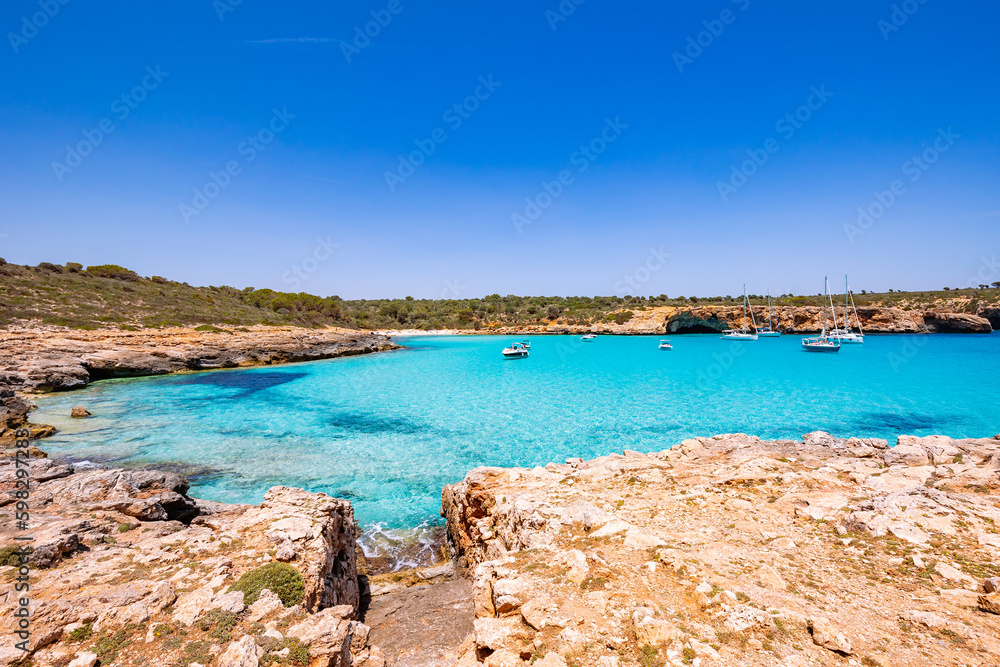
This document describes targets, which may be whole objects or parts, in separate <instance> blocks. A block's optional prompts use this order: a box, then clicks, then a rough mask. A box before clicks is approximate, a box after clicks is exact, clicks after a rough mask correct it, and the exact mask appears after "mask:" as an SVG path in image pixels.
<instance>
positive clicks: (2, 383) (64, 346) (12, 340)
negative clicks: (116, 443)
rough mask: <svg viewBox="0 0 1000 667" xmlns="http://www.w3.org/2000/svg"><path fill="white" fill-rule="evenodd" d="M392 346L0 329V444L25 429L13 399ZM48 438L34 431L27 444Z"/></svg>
mask: <svg viewBox="0 0 1000 667" xmlns="http://www.w3.org/2000/svg"><path fill="white" fill-rule="evenodd" d="M394 347H396V345H395V344H393V343H390V342H389V340H388V339H387V338H386V337H385V336H379V335H376V334H369V333H364V332H359V331H351V330H347V329H303V328H300V327H265V326H254V327H249V328H243V329H241V330H233V331H215V332H212V331H195V330H194V329H188V328H171V329H150V330H142V331H120V330H104V331H77V330H71V329H62V328H57V327H47V328H38V329H6V330H3V331H0V444H3V443H5V442H6V443H9V442H10V441H11V440H13V439H14V432H15V430H16V429H18V428H24V427H25V426H26V424H27V418H28V411H29V410H30V408H31V405H30V403H28V402H27V401H26V400H25V399H24V398H22V397H20V396H18V395H17V394H16V393H15V392H20V393H21V394H24V393H31V392H49V391H65V390H70V389H79V388H81V387H85V386H86V385H87V384H88V383H89V382H91V381H93V380H100V379H104V378H112V377H134V376H141V375H163V374H166V373H176V372H181V371H195V370H207V369H215V368H236V367H240V366H260V365H268V364H279V363H288V362H295V361H314V360H317V359H330V358H334V357H343V356H351V355H357V354H367V353H371V352H378V351H381V350H388V349H391V348H394ZM81 407H82V406H81ZM86 412H87V411H86V409H82V411H81V412H77V411H76V410H75V409H74V415H73V416H80V417H85V416H86V414H85V413H86ZM51 432H52V429H51V427H41V426H39V427H34V428H32V433H31V437H33V438H37V437H44V436H45V435H50V434H51Z"/></svg>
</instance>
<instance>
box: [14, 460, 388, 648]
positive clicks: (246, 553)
mask: <svg viewBox="0 0 1000 667" xmlns="http://www.w3.org/2000/svg"><path fill="white" fill-rule="evenodd" d="M29 470H30V479H31V481H32V495H31V502H30V510H31V519H30V522H29V525H28V528H27V530H21V529H20V528H19V526H18V525H17V523H16V521H15V516H14V509H15V507H16V505H15V503H14V501H15V498H14V496H13V495H11V491H12V490H13V486H12V485H13V481H14V480H15V476H14V475H15V473H14V463H13V461H11V460H10V459H6V460H4V459H0V504H2V505H3V509H2V510H0V512H2V513H0V544H2V545H3V546H7V547H9V546H11V545H14V544H16V543H15V541H14V538H15V537H19V536H25V535H29V536H31V537H32V538H34V539H33V541H32V542H31V543H30V544H31V547H32V551H31V552H30V554H28V555H26V556H25V560H26V562H27V565H28V566H29V567H30V568H31V574H30V581H31V605H30V610H31V638H30V641H29V648H30V649H31V650H30V655H31V658H32V660H33V662H32V664H34V665H66V664H68V663H70V662H71V661H73V662H74V664H81V665H84V664H91V665H92V664H94V662H93V661H92V659H91V656H95V655H96V656H99V659H100V664H101V665H102V666H108V665H135V664H149V665H164V666H168V665H169V666H173V665H178V664H182V665H188V664H190V663H198V664H203V665H207V664H209V663H210V662H211V661H212V660H213V659H214V660H215V662H214V663H212V664H218V665H231V666H233V665H258V664H260V663H261V661H263V662H265V663H266V662H268V661H270V664H282V663H281V662H280V661H278V662H275V659H276V658H280V657H281V656H285V658H288V656H290V655H299V654H301V653H302V651H306V650H307V651H308V652H309V655H310V660H311V662H310V663H309V664H310V665H311V666H312V667H317V666H322V667H332V666H336V667H347V666H351V665H353V666H355V667H357V666H363V667H383V666H384V664H385V663H384V660H383V659H382V656H381V653H380V652H379V650H378V649H377V648H375V647H373V646H371V645H370V644H369V642H368V633H369V629H368V627H367V626H365V625H364V624H362V623H360V622H358V621H357V614H358V609H359V587H358V576H357V565H356V556H355V541H356V538H357V535H356V528H355V523H354V512H353V509H352V507H351V505H350V503H349V502H347V501H345V500H339V499H336V498H332V497H330V496H327V495H325V494H321V493H308V492H306V491H302V490H301V489H292V488H287V487H274V488H272V489H271V490H269V491H268V492H267V494H266V495H265V498H264V502H263V503H262V504H261V505H259V506H255V505H225V504H221V503H207V502H203V501H198V500H195V499H192V498H190V497H188V496H187V495H186V493H187V482H186V481H185V480H184V478H182V477H180V476H179V475H175V474H172V473H162V472H156V471H126V470H105V469H94V468H88V467H84V468H80V469H78V468H76V467H74V466H73V465H61V464H57V463H54V462H52V461H50V460H48V459H41V460H32V461H30V468H29ZM279 552H283V556H284V557H283V558H282V560H283V561H285V562H286V563H287V566H290V567H292V568H294V569H295V571H297V572H298V573H299V575H301V577H302V588H301V600H300V601H299V602H298V603H297V604H294V605H293V606H291V607H286V606H285V603H284V602H283V599H282V598H281V597H279V595H277V594H276V593H273V592H271V591H269V590H267V589H266V588H265V590H263V591H262V592H261V593H260V595H259V599H257V600H255V601H250V600H246V598H245V595H244V592H243V591H240V590H235V591H234V590H231V588H232V586H233V584H234V583H236V582H237V580H239V578H240V577H241V576H242V575H243V574H245V573H247V572H249V571H251V570H256V569H257V568H260V567H261V566H263V565H265V564H267V563H275V562H276V560H275V557H276V556H277V554H278V553H279ZM4 558H5V561H4V563H3V565H0V599H2V600H4V601H5V602H4V604H3V605H2V606H0V632H2V634H3V635H4V636H6V637H11V636H12V634H11V633H12V631H13V629H14V623H15V618H14V617H13V615H12V614H13V613H14V611H15V609H16V606H17V605H16V604H15V600H16V599H17V598H18V597H19V596H20V595H21V594H20V593H18V592H17V591H16V590H15V586H16V577H17V569H18V567H17V566H18V565H19V563H18V562H17V560H20V559H19V557H17V556H15V557H14V559H15V560H11V558H12V557H11V553H10V550H9V549H8V550H7V551H6V552H5V553H4ZM282 567H284V565H283V566H282ZM248 602H252V603H251V604H249V606H248V605H247V603H248ZM9 644H10V645H9V646H4V647H0V665H4V666H5V665H11V664H14V663H15V662H16V661H18V660H21V659H23V658H24V657H25V654H24V653H23V652H21V651H18V650H15V649H14V648H13V642H9ZM272 654H275V655H272ZM269 655H270V656H271V657H268V656H269ZM286 664H292V663H288V662H287V661H286Z"/></svg>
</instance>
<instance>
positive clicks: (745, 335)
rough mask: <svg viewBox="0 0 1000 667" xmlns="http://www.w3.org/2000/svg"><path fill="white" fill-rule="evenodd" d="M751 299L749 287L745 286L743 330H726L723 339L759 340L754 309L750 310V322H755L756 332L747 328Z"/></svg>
mask: <svg viewBox="0 0 1000 667" xmlns="http://www.w3.org/2000/svg"><path fill="white" fill-rule="evenodd" d="M749 303H750V299H748V298H747V286H746V283H744V284H743V328H742V329H726V330H725V331H723V332H722V337H723V338H725V339H727V340H757V321H756V320H755V319H754V317H753V309H751V310H750V321H751V322H753V328H754V330H753V331H751V330H750V329H749V328H748V327H747V305H748V304H749Z"/></svg>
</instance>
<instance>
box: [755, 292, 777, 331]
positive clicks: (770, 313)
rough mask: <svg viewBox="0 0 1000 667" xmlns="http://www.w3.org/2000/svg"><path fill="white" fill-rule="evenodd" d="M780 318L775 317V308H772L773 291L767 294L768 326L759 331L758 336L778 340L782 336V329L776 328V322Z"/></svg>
mask: <svg viewBox="0 0 1000 667" xmlns="http://www.w3.org/2000/svg"><path fill="white" fill-rule="evenodd" d="M777 319H778V318H777V317H775V316H774V308H773V307H772V306H771V291H770V290H768V292H767V326H766V327H764V328H763V329H760V330H758V331H757V335H758V336H761V337H763V338H777V337H778V336H780V335H781V327H780V326H779V327H778V328H777V329H775V328H774V321H775V320H777Z"/></svg>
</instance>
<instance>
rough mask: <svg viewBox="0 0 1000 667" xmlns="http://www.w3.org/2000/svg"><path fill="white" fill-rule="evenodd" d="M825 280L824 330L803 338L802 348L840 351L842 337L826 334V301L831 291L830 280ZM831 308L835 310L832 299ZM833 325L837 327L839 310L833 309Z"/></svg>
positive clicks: (812, 350) (814, 350)
mask: <svg viewBox="0 0 1000 667" xmlns="http://www.w3.org/2000/svg"><path fill="white" fill-rule="evenodd" d="M824 280H825V287H824V289H823V332H822V333H821V334H820V335H819V336H816V337H815V338H803V339H802V349H803V350H806V351H807V352H840V339H839V338H831V337H829V336H827V334H826V325H827V317H826V316H827V312H826V301H827V296H828V295H829V292H830V280H829V279H824ZM830 310H833V300H832V299H831V300H830ZM833 326H834V329H836V327H837V311H835V310H834V311H833Z"/></svg>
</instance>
